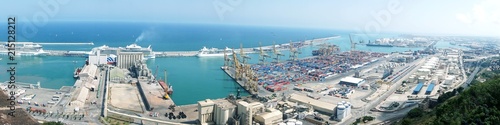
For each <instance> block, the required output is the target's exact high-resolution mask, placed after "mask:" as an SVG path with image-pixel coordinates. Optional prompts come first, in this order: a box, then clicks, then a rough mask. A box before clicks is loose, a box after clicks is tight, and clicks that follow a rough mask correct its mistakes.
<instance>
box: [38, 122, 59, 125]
mask: <svg viewBox="0 0 500 125" xmlns="http://www.w3.org/2000/svg"><path fill="white" fill-rule="evenodd" d="M42 125H64V124H63V123H62V122H54V121H51V122H45V123H43V124H42Z"/></svg>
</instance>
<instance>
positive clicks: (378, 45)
mask: <svg viewBox="0 0 500 125" xmlns="http://www.w3.org/2000/svg"><path fill="white" fill-rule="evenodd" d="M366 46H377V47H394V46H393V45H380V44H366Z"/></svg>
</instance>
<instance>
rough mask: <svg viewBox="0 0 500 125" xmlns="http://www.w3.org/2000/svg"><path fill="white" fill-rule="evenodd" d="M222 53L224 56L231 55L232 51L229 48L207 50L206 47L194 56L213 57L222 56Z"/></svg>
mask: <svg viewBox="0 0 500 125" xmlns="http://www.w3.org/2000/svg"><path fill="white" fill-rule="evenodd" d="M224 52H225V53H226V55H232V54H233V50H232V49H230V48H227V47H226V49H223V50H222V49H217V48H210V49H208V48H207V47H203V48H202V49H201V50H200V51H199V52H198V54H196V56H198V57H214V56H224Z"/></svg>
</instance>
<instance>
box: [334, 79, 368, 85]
mask: <svg viewBox="0 0 500 125" xmlns="http://www.w3.org/2000/svg"><path fill="white" fill-rule="evenodd" d="M363 83H365V80H364V79H361V78H354V77H345V78H342V79H340V82H339V84H341V85H346V86H355V87H360V86H361V84H363Z"/></svg>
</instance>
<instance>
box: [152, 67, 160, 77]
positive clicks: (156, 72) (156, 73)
mask: <svg viewBox="0 0 500 125" xmlns="http://www.w3.org/2000/svg"><path fill="white" fill-rule="evenodd" d="M157 76H158V66H156V70H155V78H154V80H157V79H156V77H157ZM160 80H161V79H160Z"/></svg>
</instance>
